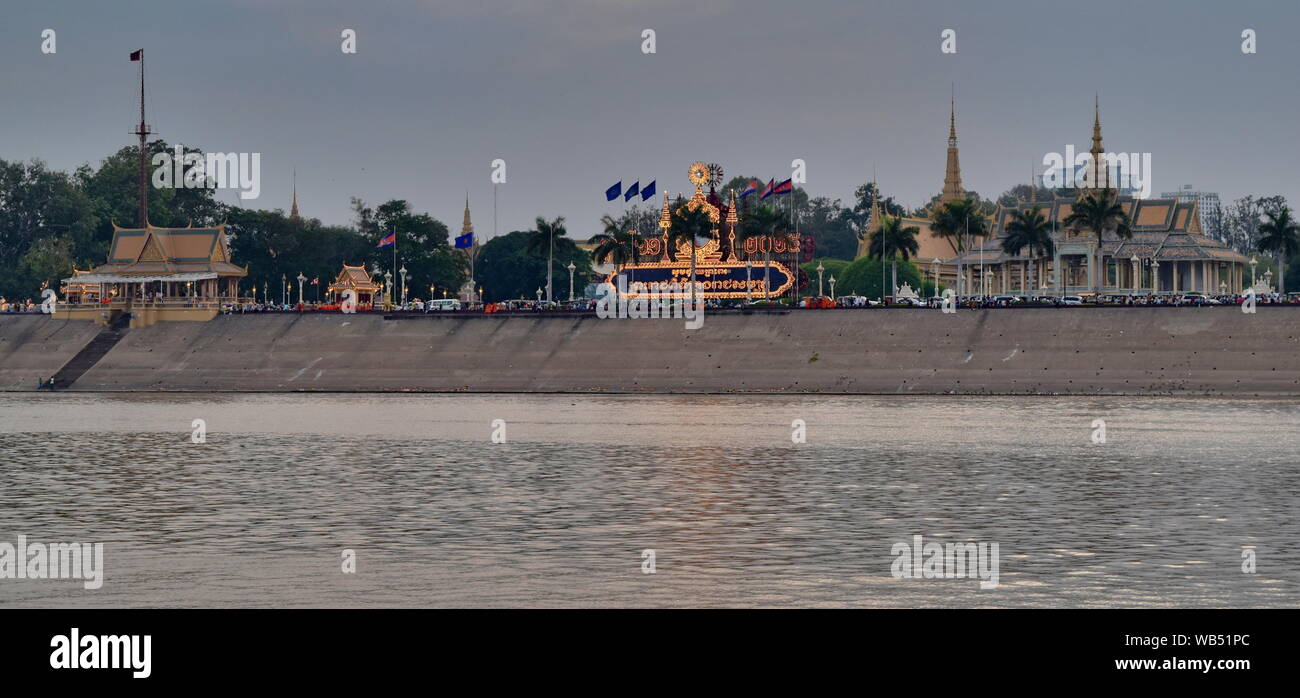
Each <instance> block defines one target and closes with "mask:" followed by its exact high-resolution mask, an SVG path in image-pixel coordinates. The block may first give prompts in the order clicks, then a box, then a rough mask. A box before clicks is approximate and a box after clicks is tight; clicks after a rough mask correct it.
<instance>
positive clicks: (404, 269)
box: [397, 264, 406, 304]
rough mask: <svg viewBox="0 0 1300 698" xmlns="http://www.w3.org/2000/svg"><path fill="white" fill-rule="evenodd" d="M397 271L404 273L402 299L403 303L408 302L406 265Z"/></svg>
mask: <svg viewBox="0 0 1300 698" xmlns="http://www.w3.org/2000/svg"><path fill="white" fill-rule="evenodd" d="M397 273H398V274H401V275H402V294H401V299H402V304H405V303H406V265H405V264H403V265H402V268H401V269H398V270H397Z"/></svg>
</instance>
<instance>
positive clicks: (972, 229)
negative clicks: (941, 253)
mask: <svg viewBox="0 0 1300 698" xmlns="http://www.w3.org/2000/svg"><path fill="white" fill-rule="evenodd" d="M988 232H989V231H988V219H987V218H985V217H984V214H983V213H981V212H980V209H979V202H977V201H975V200H974V199H970V198H966V199H959V200H957V201H949V202H948V203H946V204H943V205H942V206H939V207H938V208H936V209H934V211H933V212H932V213H931V214H930V234H931V235H933V236H934V237H938V238H944V239H946V240H947V241H948V244H949V245H952V251H953V253H954V254H955V255H956V256H957V257H958V261H957V292H958V295H961V290H962V288H961V287H962V263H961V259H960V258H961V254H962V253H963V252H965V251H966V247H967V245H969V244H970V241H971V239H972V238H975V237H981V238H982V237H984V236H986V235H988Z"/></svg>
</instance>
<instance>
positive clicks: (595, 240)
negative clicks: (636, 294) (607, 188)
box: [587, 215, 636, 270]
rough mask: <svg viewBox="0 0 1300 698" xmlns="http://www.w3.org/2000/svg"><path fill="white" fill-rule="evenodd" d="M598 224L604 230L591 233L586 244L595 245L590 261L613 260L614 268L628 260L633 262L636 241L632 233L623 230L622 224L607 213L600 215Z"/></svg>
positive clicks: (621, 265) (618, 267)
mask: <svg viewBox="0 0 1300 698" xmlns="http://www.w3.org/2000/svg"><path fill="white" fill-rule="evenodd" d="M600 224H601V226H603V227H604V231H602V232H599V233H596V234H595V235H592V236H591V237H590V238H588V240H587V244H589V245H595V246H596V249H594V250H592V251H591V258H592V261H594V262H595V263H596V264H604V263H606V262H613V264H614V266H615V268H617V269H619V270H621V269H622V267H623V265H624V264H627V263H628V262H632V263H635V262H636V242H635V240H633V238H632V233H631V232H630V231H626V230H623V226H622V224H621V223H620V222H619V221H617V220H614V218H613V217H612V216H609V215H604V216H601V217H600Z"/></svg>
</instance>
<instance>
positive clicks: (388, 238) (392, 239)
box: [375, 231, 397, 248]
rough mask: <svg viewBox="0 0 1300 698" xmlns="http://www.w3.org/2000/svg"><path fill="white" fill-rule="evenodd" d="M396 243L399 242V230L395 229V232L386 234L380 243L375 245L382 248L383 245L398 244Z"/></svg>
mask: <svg viewBox="0 0 1300 698" xmlns="http://www.w3.org/2000/svg"><path fill="white" fill-rule="evenodd" d="M396 244H397V232H396V231H394V232H391V233H389V234H387V235H385V236H384V237H383V238H381V239H380V240H379V244H378V245H375V247H377V248H382V247H391V246H393V245H396Z"/></svg>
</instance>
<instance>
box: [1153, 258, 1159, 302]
mask: <svg viewBox="0 0 1300 698" xmlns="http://www.w3.org/2000/svg"><path fill="white" fill-rule="evenodd" d="M1159 292H1160V260H1158V259H1153V260H1151V293H1153V294H1155V293H1159Z"/></svg>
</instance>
